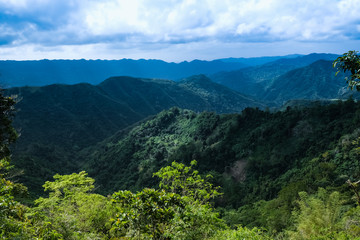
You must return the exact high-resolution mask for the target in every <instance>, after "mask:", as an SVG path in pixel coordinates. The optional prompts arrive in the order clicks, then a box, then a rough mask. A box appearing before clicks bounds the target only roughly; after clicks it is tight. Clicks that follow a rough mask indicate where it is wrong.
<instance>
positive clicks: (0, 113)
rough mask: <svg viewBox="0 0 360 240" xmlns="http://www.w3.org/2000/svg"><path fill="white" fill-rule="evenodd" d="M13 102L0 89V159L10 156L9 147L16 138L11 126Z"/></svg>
mask: <svg viewBox="0 0 360 240" xmlns="http://www.w3.org/2000/svg"><path fill="white" fill-rule="evenodd" d="M14 105H15V100H14V98H11V97H6V96H4V95H3V90H2V89H0V159H3V158H5V157H7V156H9V155H10V150H9V145H10V144H11V143H13V142H14V141H15V140H16V138H17V133H16V131H15V129H14V128H13V126H12V118H13V117H14V112H15V109H14Z"/></svg>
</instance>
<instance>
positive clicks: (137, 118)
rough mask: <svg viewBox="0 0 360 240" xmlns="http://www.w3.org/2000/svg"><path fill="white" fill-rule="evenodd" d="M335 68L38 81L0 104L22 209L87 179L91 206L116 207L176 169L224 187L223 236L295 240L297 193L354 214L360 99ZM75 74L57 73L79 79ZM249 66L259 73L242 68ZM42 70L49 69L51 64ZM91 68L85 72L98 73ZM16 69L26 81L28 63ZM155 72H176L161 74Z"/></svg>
mask: <svg viewBox="0 0 360 240" xmlns="http://www.w3.org/2000/svg"><path fill="white" fill-rule="evenodd" d="M334 58H336V56H335V55H329V54H310V55H306V56H291V57H284V58H274V59H269V58H265V59H263V60H261V59H252V63H249V65H250V66H249V65H248V66H246V64H245V63H246V62H244V61H243V59H223V60H215V61H211V62H205V61H204V62H201V61H195V62H189V63H186V64H187V66H186V67H187V69H188V70H186V71H184V72H183V74H188V73H191V74H190V75H188V76H185V75H184V76H182V75H179V74H178V73H176V71H180V70H179V69H181V66H184V64H185V63H181V64H177V65H176V64H175V65H174V63H171V64H170V63H165V62H157V61H154V60H151V61H150V60H149V61H144V60H138V61H131V63H132V64H134V65H133V66H135V65H136V66H140V65H137V64H145V65H146V67H145V70H146V71H145V70H144V74H145V72H146V74H149V72H148V71H150V70H151V71H153V72H154V73H156V72H157V71H158V73H156V74H155V75H156V76H164V77H166V76H170V75H166V74H169V72H171V71H172V72H173V73H172V74H173V75H172V77H169V78H168V79H169V80H164V79H160V78H158V77H155V78H153V77H152V76H151V74H150V76H148V77H144V76H141V71H138V70H131V69H130V71H135V72H136V73H137V74H139V76H140V77H139V76H137V77H135V76H113V77H109V78H107V79H104V80H103V81H101V82H97V81H95V80H90V79H89V81H87V82H86V83H85V82H82V83H76V81H75V84H74V82H72V84H64V83H67V82H64V81H63V82H62V84H60V83H54V84H49V85H47V84H44V83H45V80H44V82H40V81H39V82H36V83H35V84H34V86H17V87H11V88H7V89H5V91H4V95H6V96H16V98H15V99H16V100H17V103H16V105H15V108H16V114H15V117H14V119H13V126H14V128H15V130H16V131H17V132H18V134H19V137H18V139H17V141H16V143H15V144H13V145H12V148H11V151H12V164H14V166H15V172H22V174H20V175H18V176H16V182H21V183H24V185H25V186H27V187H28V189H29V193H30V195H28V196H27V197H26V199H27V201H29V202H31V201H33V200H34V199H36V198H39V197H45V196H46V193H44V191H43V184H44V183H45V182H46V181H47V183H49V184H50V182H51V181H52V179H53V176H54V175H55V176H58V179H61V177H60V175H63V176H64V178H67V177H70V176H73V177H81V179H83V180H85V179H87V180H86V181H90V182H92V183H91V184H93V185H91V188H94V191H93V192H92V193H91V194H98V196H99V199H100V198H101V199H102V197H103V196H110V195H111V194H113V193H114V192H115V193H114V194H115V195H113V196H117V197H114V198H113V199H115V200H113V201H115V202H116V201H120V202H121V201H122V200H121V199H122V198H123V197H124V196H123V195H122V194H128V193H126V192H121V191H126V190H130V191H131V192H132V193H134V194H135V193H137V194H145V193H146V191H145V190H143V189H148V188H154V189H159V188H160V189H161V188H162V186H163V185H162V184H161V181H163V180H161V178H160V180H159V179H157V178H155V177H154V173H156V172H158V174H160V172H161V171H165V170H163V169H164V168H166V166H171V165H172V164H173V166H177V165H176V164H175V165H174V163H180V164H184V165H185V166H190V165H191V166H193V167H195V164H194V163H193V160H196V169H197V171H198V172H196V174H197V173H198V174H199V177H200V176H201V177H202V178H204V179H207V178H206V176H210V175H211V176H212V178H211V179H210V180H209V182H210V183H211V185H214V186H220V187H221V188H220V189H221V190H220V191H221V193H222V196H221V197H219V198H217V199H216V200H214V201H212V203H211V204H212V205H211V206H214V207H215V208H216V213H217V214H218V216H219V218H221V219H222V220H221V221H223V223H224V224H226V225H227V226H230V227H232V228H233V227H235V226H237V225H239V224H240V225H242V226H246V227H248V228H249V229H250V228H251V229H253V228H254V227H263V228H266V229H267V230H268V233H269V235H271V236H273V237H274V236H279V235H278V234H280V235H281V234H287V235H288V236H290V235H294V236H295V235H296V234H297V233H296V232H292V231H294V226H295V225H294V222H292V220H291V219H292V217H291V216H293V215H294V209H296V208H297V203H298V202H299V201H302V200H303V201H305V198H304V199H299V192H307V193H308V194H313V195H311V196H315V195H314V194H319V195H320V194H325V195H326V194H328V195H329V194H330V191H336V192H340V193H341V194H342V198H344V199H345V198H347V199H348V200H347V204H346V205H344V209H345V208H349V209H350V208H351V207H353V206H354V205H355V204H354V203H351V200H350V199H351V195H352V194H353V193H352V191H351V189H349V187H348V186H347V185H346V184H345V183H346V181H347V180H348V179H349V180H351V181H355V180H357V179H358V177H360V175H359V167H360V166H359V164H358V158H359V155H358V148H359V140H358V139H359V137H360V133H359V130H358V129H359V128H360V103H358V101H357V99H358V98H359V94H358V93H357V92H355V91H351V90H350V89H348V87H347V84H346V82H345V81H344V78H345V77H347V76H349V75H347V74H343V73H340V74H338V75H336V74H335V72H336V69H334V68H333V67H332V61H331V60H333V59H334ZM123 61H124V60H123ZM80 62H81V64H85V65H87V64H94V63H95V62H96V61H94V62H92V61H90V62H88V61H85V60H81V61H80ZM80 62H77V61H74V62H72V63H73V64H74V65H72V64H70V62H69V61H65V62H64V63H62V64H64V65H63V66H67V68H69V69H71V68H74V69H76V66H77V65H76V64H80ZM249 62H251V61H249ZM257 62H261V63H262V65H253V66H251V64H255V63H257ZM45 63H46V68H48V67H49V66H56V65H57V64H59V62H57V61H45ZM98 63H99V65H97V67H94V68H92V71H94V69H96V68H100V66H101V64H104V62H103V61H98ZM229 63H231V65H228V64H229ZM1 64H4V63H0V67H1ZM7 64H9V63H7ZM17 64H18V65H19V64H24V66H25V65H26V66H27V67H29V69H32V68H33V67H32V66H31V64H34V63H30V62H28V63H21V62H20V63H17ZM36 64H38V63H36ZM36 64H35V65H36ZM117 64H119V62H117ZM154 64H158V65H159V66H160V67H158V68H155V67H154ZM164 64H165V65H166V64H170V65H169V66H176V69H177V70H174V69H175V67H174V69H172V70H171V68H170V70H169V69H167V70H166V71H164V72H163V73H161V72H160V69H161V68H163V67H164ZM190 65H191V66H190ZM30 66H31V67H30ZM39 66H40V65H39ZM39 66H38V67H39ZM89 66H90V65H88V67H89ZM166 66H168V65H166ZM214 66H216V67H214ZM42 67H43V66H42ZM39 69H40V68H39ZM50 69H51V68H50ZM134 69H135V68H134ZM191 69H192V70H191ZM195 69H196V71H195ZM204 69H205V70H206V71H205V70H204ZM0 70H1V69H0ZM29 71H30V70H29ZM59 71H60V70H59ZM61 71H63V70H61ZM99 72H100V71H99ZM166 72H167V73H166ZM40 73H41V71H40V70H39V73H36V74H40ZM50 73H54V72H53V70H51V71H49V72H48V73H46V72H45V73H44V74H50ZM192 73H196V74H197V75H192ZM67 74H70V75H71V73H70V72H67V71H66V72H65V73H61V74H59V76H60V75H61V76H63V77H64V76H66V77H65V78H67V79H73V78H76V77H78V76H80V75H81V74H83V73H81V74H80V73H76V72H75V73H74V74H73V75H72V76H70V75H67ZM79 74H80V75H79ZM89 74H90V75H91V74H92V73H91V72H89ZM102 74H105V73H102ZM106 74H112V73H111V71H108V72H107V73H106ZM159 74H160V75H159ZM161 74H164V75H161ZM92 75H93V76H100V75H99V73H96V74H92ZM129 75H131V74H129ZM155 75H154V76H155ZM3 76H6V75H3ZM34 76H35V75H34ZM34 76H30V78H29V79H31V77H34ZM48 76H50V75H48ZM83 76H85V75H83ZM104 76H105V75H104ZM37 77H38V75H37ZM178 77H181V78H178ZM15 78H17V79H20V75H18V76H15V75H14V79H15ZM171 78H174V79H176V81H174V80H171ZM51 81H61V80H59V79H57V80H56V79H52V80H51ZM17 84H21V83H20V82H16V81H15V82H14V85H17ZM43 84H44V85H43ZM26 85H27V84H26ZM36 85H39V86H36ZM42 85H43V86H42ZM178 167H179V166H178ZM82 171H85V172H86V174H88V177H89V178H85V175H84V173H85V172H84V173H83V174H81V172H82ZM159 171H160V172H159ZM174 171H175V170H174ZM75 173H79V175H76V176H75V175H74V174H75ZM56 174H60V175H56ZM67 174H68V175H67ZM70 174H73V175H70ZM168 174H169V173H168ZM90 178H91V179H92V180H90ZM164 178H165V177H164V176H163V179H164ZM79 179H80V178H79ZM83 180H81V181H83ZM49 181H50V182H49ZM59 181H60V180H59ZM79 181H80V180H79ZM94 181H95V183H94ZM189 181H190V180H189ZM55 182H56V180H55ZM159 184H160V185H159ZM167 184H169V183H167ZM44 186H45V185H44ZM49 186H50V185H49ZM54 186H55V185H54ZM54 186H53V187H54ZM54 189H55V188H54ZM319 189H326V191H328V192H329V193H328V192H326V191H325V190H324V191H325V192H324V191H323V190H319ZM120 190H121V191H120ZM116 191H120V192H118V193H116ZM143 191H145V192H143ZM207 191H210V190H209V189H208V190H207ZM318 191H319V192H318ZM321 191H323V192H321ZM84 194H85V192H84ZM116 194H119V195H116ZM146 194H150V193H146ZM152 194H155V193H152ZM215 195H216V194H215ZM328 195H327V196H328ZM100 196H101V197H100ZM119 196H120V197H119ZM139 196H140V195H139ZM139 196H138V197H139ZM50 197H51V196H50V195H49V198H50ZM163 197H164V198H165V196H163ZM40 199H42V198H40ZM116 199H117V200H116ZM119 199H120V200H119ZM173 200H174V199H173ZM36 201H40V200H36ZM41 201H43V200H41ZM41 201H40V202H41ZM76 201H77V200H76ZM101 201H102V202H106V201H105V200H104V199H103V200H101ZM169 201H170V200H169ZM174 201H175V202H176V201H177V200H174ZM181 201H182V200H181ZM178 204H180V203H178ZM181 204H188V202H186V201H185V202H182V203H181ZM39 206H42V205H41V204H40V205H39ZM189 206H190V205H189ZM191 206H193V205H191ZM204 206H207V205H204ZM209 206H210V205H209ZM198 207H200V208H201V207H203V205H199V206H198ZM273 209H278V211H275V210H273ZM109 211H110V210H109ZM176 214H177V213H176ZM349 214H350V213H349ZM274 218H278V219H277V220H276V221H269V219H274ZM214 219H215V217H214ZM290 220H291V221H290ZM144 221H145V220H144ZM216 221H217V220H216ZM216 221H215V222H216ZM219 221H220V220H219ZM297 221H300V220H297ZM344 221H345V220H344ZM210 222H211V221H210ZM119 224H120V223H119ZM214 224H215V223H214ZM119 226H120V225H119ZM203 226H205V225H203ZM262 234H263V233H261V234H260V235H262ZM351 234H356V233H355V230H354V231H353V232H352V233H351ZM259 239H260V238H259ZM264 239H265V238H264ZM269 239H270V238H269Z"/></svg>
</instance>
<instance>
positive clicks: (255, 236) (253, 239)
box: [210, 226, 271, 240]
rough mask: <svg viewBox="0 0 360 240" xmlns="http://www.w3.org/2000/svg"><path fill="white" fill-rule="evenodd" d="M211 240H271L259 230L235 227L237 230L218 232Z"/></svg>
mask: <svg viewBox="0 0 360 240" xmlns="http://www.w3.org/2000/svg"><path fill="white" fill-rule="evenodd" d="M210 239H213V240H227V239H233V240H270V239H271V238H270V237H269V236H267V235H266V233H264V231H262V230H261V229H258V228H253V229H249V228H246V227H241V226H239V227H237V229H227V230H222V231H218V232H217V233H216V234H215V236H213V237H212V238H210Z"/></svg>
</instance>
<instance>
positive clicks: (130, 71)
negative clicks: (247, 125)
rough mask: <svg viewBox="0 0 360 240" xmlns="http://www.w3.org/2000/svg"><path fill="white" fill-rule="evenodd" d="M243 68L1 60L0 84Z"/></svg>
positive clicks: (202, 63) (72, 81) (162, 75)
mask: <svg viewBox="0 0 360 240" xmlns="http://www.w3.org/2000/svg"><path fill="white" fill-rule="evenodd" d="M243 67H246V65H244V64H243V63H239V62H223V61H220V60H214V61H200V60H194V61H191V62H181V63H168V62H165V61H161V60H144V59H140V60H132V59H121V60H39V61H0V83H1V84H2V86H5V87H21V86H45V85H50V84H55V83H60V84H77V83H90V84H99V83H101V82H102V81H103V80H104V79H107V78H109V77H113V76H132V77H139V78H162V79H170V80H179V79H181V78H185V77H188V76H191V75H196V74H213V73H215V72H219V71H232V70H236V69H240V68H243Z"/></svg>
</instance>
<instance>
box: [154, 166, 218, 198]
mask: <svg viewBox="0 0 360 240" xmlns="http://www.w3.org/2000/svg"><path fill="white" fill-rule="evenodd" d="M196 164H197V162H196V160H193V161H191V163H190V166H189V167H187V166H185V165H184V164H182V163H177V162H172V164H171V166H167V167H163V168H161V169H160V170H159V171H158V172H156V173H154V176H157V177H159V178H160V179H161V181H160V183H159V187H160V188H161V189H164V190H166V191H168V192H171V193H177V194H180V195H182V196H187V197H189V198H191V199H192V200H195V201H198V202H200V203H201V204H204V203H207V202H208V201H209V200H211V199H214V198H215V197H218V196H220V195H221V194H220V193H219V192H218V191H217V190H218V189H219V187H214V186H213V184H211V183H210V182H209V181H206V180H205V179H203V178H202V177H201V176H200V175H199V172H198V171H196V170H193V169H192V167H194V166H196ZM206 177H207V178H212V176H211V175H207V176H206Z"/></svg>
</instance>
